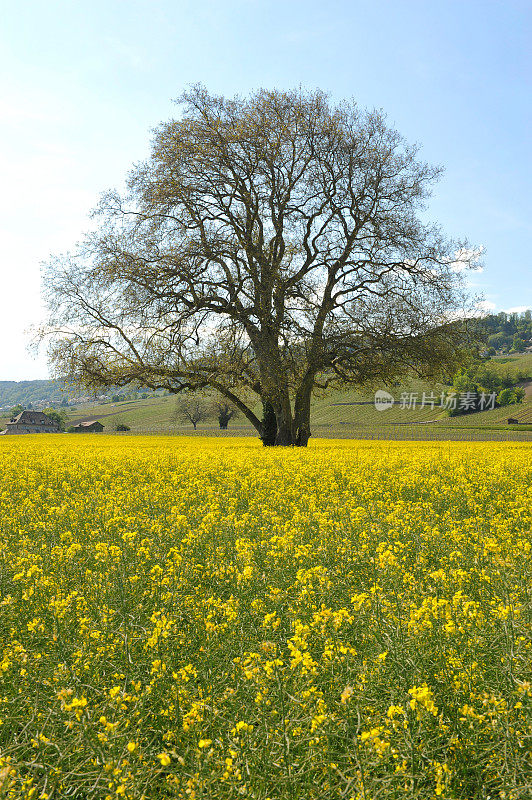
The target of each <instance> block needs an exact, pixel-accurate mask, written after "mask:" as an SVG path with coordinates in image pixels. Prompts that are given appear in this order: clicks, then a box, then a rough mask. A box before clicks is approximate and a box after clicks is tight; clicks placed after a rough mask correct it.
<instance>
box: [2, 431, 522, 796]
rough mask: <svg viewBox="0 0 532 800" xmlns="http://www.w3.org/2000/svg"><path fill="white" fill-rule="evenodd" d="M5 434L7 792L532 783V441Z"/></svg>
mask: <svg viewBox="0 0 532 800" xmlns="http://www.w3.org/2000/svg"><path fill="white" fill-rule="evenodd" d="M0 456H1V457H0V487H1V488H0V495H1V503H2V512H3V515H2V516H3V525H2V527H1V529H0V553H1V561H0V589H1V595H0V597H1V601H0V636H1V639H2V643H3V649H2V653H1V658H2V660H1V661H0V787H2V788H1V789H0V792H2V794H3V795H5V796H6V797H13V798H30V797H31V798H50V800H53V799H54V798H56V797H69V796H72V797H83V798H86V799H87V800H92V798H94V800H96V798H98V799H100V798H102V800H103V799H104V798H107V800H111V799H112V798H115V797H118V798H126V800H139V798H144V800H152V799H153V800H156V799H157V800H158V799H159V798H165V797H166V798H169V797H175V798H183V800H184V798H190V800H200V798H209V800H230V799H231V800H233V798H236V797H253V798H257V800H266V798H268V797H269V798H272V799H273V798H275V800H289V799H290V800H296V799H297V800H307V799H308V800H345V798H358V799H359V800H361V798H366V799H369V798H377V797H382V798H387V799H388V798H399V797H401V798H410V799H411V800H414V798H415V800H429V798H430V800H433V798H435V797H441V798H444V799H448V800H450V799H451V798H454V799H455V800H456V799H458V798H461V799H462V800H471V798H473V797H474V798H478V799H479V800H487V799H488V798H494V797H496V798H508V799H509V798H512V800H525V798H528V797H530V796H531V794H532V761H531V753H532V714H531V711H532V707H531V701H532V686H531V664H532V660H531V659H532V637H531V630H532V627H531V625H532V603H531V597H530V591H529V587H530V585H531V584H532V556H531V551H532V547H531V544H532V543H531V530H532V461H531V460H530V458H529V450H528V448H527V446H526V445H525V446H523V445H519V444H515V443H510V444H497V445H493V444H481V443H473V444H453V443H449V442H446V443H436V442H430V443H429V442H422V443H404V442H403V443H400V442H345V441H343V442H339V441H321V442H316V441H313V440H311V444H310V447H309V448H308V449H307V450H299V449H288V450H287V449H281V450H277V449H266V450H265V449H264V448H261V447H260V445H259V443H258V442H257V441H256V440H253V439H250V438H247V439H235V438H230V439H226V440H224V441H222V440H220V439H208V438H201V439H200V438H195V439H193V438H188V439H187V438H184V437H180V438H176V437H161V436H159V437H152V438H150V437H122V438H120V437H116V436H114V437H111V436H105V435H100V436H98V437H96V436H90V437H85V438H82V437H80V436H70V435H65V436H45V435H36V436H27V437H2V439H1V440H0Z"/></svg>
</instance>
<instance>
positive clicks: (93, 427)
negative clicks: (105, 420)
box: [72, 419, 103, 433]
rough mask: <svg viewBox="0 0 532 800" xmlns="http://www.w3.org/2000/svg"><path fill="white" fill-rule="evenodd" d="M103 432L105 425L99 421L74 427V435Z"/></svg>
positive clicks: (79, 423)
mask: <svg viewBox="0 0 532 800" xmlns="http://www.w3.org/2000/svg"><path fill="white" fill-rule="evenodd" d="M102 431H103V425H102V423H101V422H98V420H97V419H94V420H92V421H89V422H78V424H77V425H73V426H72V433H101V432H102Z"/></svg>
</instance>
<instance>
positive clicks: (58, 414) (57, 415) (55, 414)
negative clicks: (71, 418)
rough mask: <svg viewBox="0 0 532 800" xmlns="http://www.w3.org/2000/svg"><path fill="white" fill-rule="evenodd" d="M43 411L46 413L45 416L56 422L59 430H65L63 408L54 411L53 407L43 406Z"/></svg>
mask: <svg viewBox="0 0 532 800" xmlns="http://www.w3.org/2000/svg"><path fill="white" fill-rule="evenodd" d="M44 413H45V414H46V416H47V417H50V419H53V420H54V422H57V424H58V425H59V430H61V431H64V430H65V425H66V419H67V416H66V412H65V411H63V410H61V411H56V410H55V408H45V409H44Z"/></svg>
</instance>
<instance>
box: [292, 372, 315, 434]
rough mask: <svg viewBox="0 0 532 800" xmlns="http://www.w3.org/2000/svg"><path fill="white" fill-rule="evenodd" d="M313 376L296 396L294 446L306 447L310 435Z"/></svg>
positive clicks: (303, 384) (302, 385)
mask: <svg viewBox="0 0 532 800" xmlns="http://www.w3.org/2000/svg"><path fill="white" fill-rule="evenodd" d="M312 383H313V376H310V375H308V376H307V377H306V378H305V380H304V381H303V383H302V384H301V386H300V387H299V389H298V392H297V394H296V399H295V403H294V434H295V436H294V438H295V441H294V444H295V445H296V446H297V447H306V446H307V444H308V440H309V438H310V436H311V433H310V398H311V395H312Z"/></svg>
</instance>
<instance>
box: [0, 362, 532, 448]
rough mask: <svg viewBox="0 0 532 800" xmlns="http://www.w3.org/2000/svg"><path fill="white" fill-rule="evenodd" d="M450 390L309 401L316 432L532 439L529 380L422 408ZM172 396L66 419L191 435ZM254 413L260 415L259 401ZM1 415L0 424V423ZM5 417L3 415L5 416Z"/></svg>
mask: <svg viewBox="0 0 532 800" xmlns="http://www.w3.org/2000/svg"><path fill="white" fill-rule="evenodd" d="M489 367H490V368H491V369H494V370H495V371H497V372H499V373H500V374H501V375H506V374H508V375H510V376H512V377H516V376H517V375H518V373H523V374H528V375H530V374H532V354H524V355H520V356H511V357H510V356H506V357H500V358H494V359H492V360H491V361H490V362H489ZM446 389H447V390H448V387H445V386H444V385H442V384H432V385H429V384H427V383H425V382H423V381H419V380H412V381H410V382H409V383H403V384H401V385H399V386H395V387H388V390H389V391H390V392H391V393H392V394H393V396H394V398H395V399H396V400H397V401H399V400H400V398H401V394H402V393H403V392H407V393H408V394H410V393H414V394H417V403H416V407H415V408H412V409H402V408H400V407H399V405H395V406H394V407H393V408H391V409H388V410H386V411H377V410H376V409H375V406H374V403H373V393H372V392H355V391H348V392H340V391H332V392H328V393H326V394H323V395H322V396H318V397H315V398H314V399H313V403H312V431H313V435H314V436H315V437H320V438H322V437H325V438H336V437H338V438H355V439H356V438H368V439H415V440H417V439H427V440H440V439H450V440H465V441H473V440H479V441H483V440H493V441H505V440H516V441H530V442H532V382H530V381H529V382H527V384H526V391H527V394H526V398H525V402H523V403H520V404H517V405H513V406H506V407H504V408H498V409H494V410H492V411H485V412H482V413H479V414H471V415H467V416H462V417H454V418H451V417H449V416H448V415H447V414H446V412H445V411H442V410H441V408H439V407H438V402H437V403H436V405H435V408H434V409H431V408H430V407H429V406H426V407H425V408H420V405H421V400H422V395H423V392H426V394H427V395H428V394H430V393H431V392H433V393H434V396H435V397H436V398H438V399H439V397H440V395H441V392H442V391H444V390H446ZM175 408H176V398H175V396H171V395H166V396H162V397H153V398H151V397H150V398H147V399H138V400H130V401H123V402H117V403H101V404H86V405H82V406H79V407H78V408H76V409H75V410H68V420H69V424H76V423H77V422H80V421H85V420H93V419H99V420H100V421H101V422H102V423H103V425H104V426H105V432H106V433H111V432H112V430H113V428H114V427H115V426H116V425H117V424H118V423H123V424H125V425H128V426H129V427H130V428H131V433H136V434H176V435H191V434H193V433H194V432H193V429H192V425H191V424H183V423H182V422H178V421H176V418H175ZM254 411H255V413H257V415H259V416H260V414H261V410H260V408H259V407H258V406H257V407H255V408H254ZM509 417H511V418H514V419H517V420H518V421H519V426H509V425H508V423H507V420H508V418H509ZM2 421H3V420H2V419H0V428H1V427H2ZM4 421H5V420H4ZM196 435H199V436H205V435H207V436H256V432H255V429H254V428H253V426H252V425H251V424H250V423H248V421H247V420H246V419H245V418H244V417H243V416H242V415H240V416H239V417H238V418H236V419H235V420H232V421H231V422H230V423H229V429H228V430H227V431H220V429H219V426H218V425H217V423H216V421H215V420H212V419H211V420H209V421H207V422H203V423H200V424H199V426H198V431H197V434H196Z"/></svg>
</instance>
